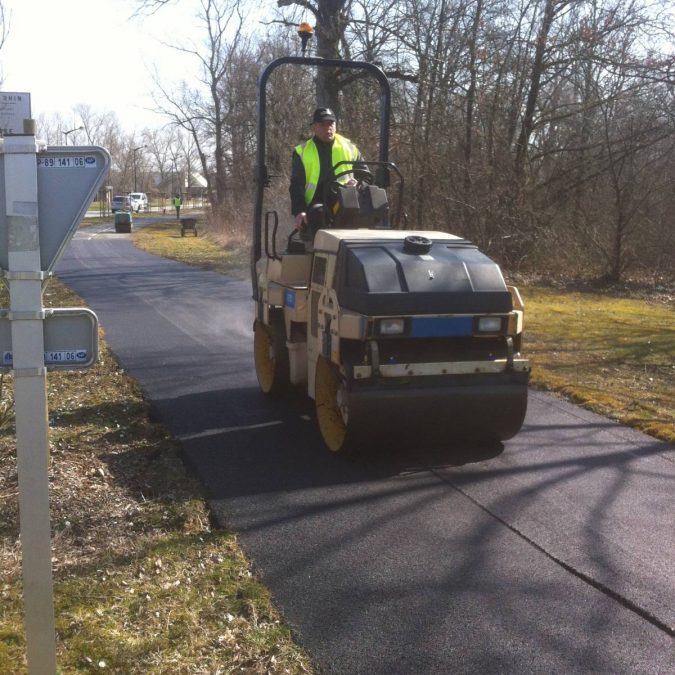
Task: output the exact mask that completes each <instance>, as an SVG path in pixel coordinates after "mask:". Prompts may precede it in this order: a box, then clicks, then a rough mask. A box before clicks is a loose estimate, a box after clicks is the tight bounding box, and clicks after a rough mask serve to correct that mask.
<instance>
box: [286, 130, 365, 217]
mask: <svg viewBox="0 0 675 675" xmlns="http://www.w3.org/2000/svg"><path fill="white" fill-rule="evenodd" d="M295 152H297V153H298V155H299V156H300V159H301V160H302V165H303V166H304V168H305V204H310V203H311V201H312V199H313V198H314V193H315V192H316V186H317V184H318V182H319V174H320V173H321V162H320V161H319V150H318V149H317V147H316V143H315V142H314V139H313V138H310V139H309V140H308V141H306V142H305V143H301V144H300V145H298V146H297V147H296V148H295ZM358 156H359V151H358V150H357V149H356V146H355V145H354V144H353V143H352V142H351V141H350V140H349V139H347V138H345V137H344V136H340V135H339V134H335V140H334V141H333V150H332V153H331V161H332V162H333V166H335V165H336V164H337V163H338V162H344V161H352V162H353V161H354V160H356V159H357V158H358ZM351 169H352V165H351V164H343V165H342V166H340V167H338V173H341V172H342V171H351ZM348 180H349V176H348V175H346V174H345V175H344V176H341V177H340V178H339V179H338V181H339V182H340V183H346V182H347V181H348Z"/></svg>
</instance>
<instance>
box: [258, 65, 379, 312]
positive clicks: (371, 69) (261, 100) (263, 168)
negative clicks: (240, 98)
mask: <svg viewBox="0 0 675 675" xmlns="http://www.w3.org/2000/svg"><path fill="white" fill-rule="evenodd" d="M286 64H292V65H296V66H315V67H318V68H344V69H349V70H363V71H366V73H368V74H370V75H372V76H373V77H374V78H375V79H376V80H377V81H378V82H379V84H380V143H379V161H380V162H388V161H389V120H390V118H391V89H390V86H389V80H388V79H387V76H386V75H385V74H384V71H383V70H382V69H381V68H379V67H378V66H376V65H374V64H372V63H368V62H367V61H343V60H341V59H322V58H318V57H303V56H284V57H282V58H280V59H276V60H274V61H272V63H270V64H269V65H268V66H266V67H265V69H264V70H263V71H262V72H261V73H260V76H259V78H258V103H257V114H258V120H257V129H256V143H257V149H256V165H255V182H256V197H255V211H254V214H253V247H252V249H251V283H252V286H253V299H254V300H256V301H257V300H259V299H260V298H259V293H258V278H257V274H256V263H257V262H258V260H260V258H261V254H262V229H263V201H264V192H265V188H266V187H269V184H270V174H269V173H268V171H267V165H266V164H265V152H266V115H267V81H268V80H269V78H270V75H271V74H272V73H273V72H274V70H276V69H277V68H278V67H279V66H282V65H286ZM388 176H389V174H388V172H387V169H386V167H382V168H381V170H380V171H378V174H377V177H376V179H375V184H376V185H378V186H379V187H382V188H387V187H388V184H389V180H388Z"/></svg>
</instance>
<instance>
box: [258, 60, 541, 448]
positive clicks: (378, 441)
mask: <svg viewBox="0 0 675 675" xmlns="http://www.w3.org/2000/svg"><path fill="white" fill-rule="evenodd" d="M288 63H291V64H294V65H301V66H313V67H339V68H342V69H348V68H355V69H360V70H365V71H366V72H367V73H369V74H371V75H373V76H374V77H375V79H376V80H377V81H378V82H379V83H380V89H381V105H380V110H381V117H382V121H381V128H380V143H379V159H378V160H377V161H372V162H365V163H364V164H366V165H367V166H366V167H363V168H362V169H359V170H355V168H354V167H353V166H347V167H339V166H336V167H335V174H336V180H335V181H334V182H333V183H332V184H331V186H330V189H331V193H332V194H331V196H332V198H333V201H334V206H333V207H332V208H330V209H325V210H324V212H323V214H322V220H321V221H320V222H319V223H318V224H317V223H314V225H315V226H316V228H317V229H316V232H315V233H313V237H312V238H310V240H303V239H301V238H300V236H298V233H296V232H293V233H291V235H290V236H289V237H288V238H285V237H280V236H279V232H278V230H279V227H278V224H279V218H278V213H277V212H276V211H275V210H268V211H266V212H263V194H264V189H265V187H267V186H268V185H269V181H270V176H269V175H268V173H267V168H266V165H265V106H266V102H265V86H266V82H267V79H268V78H269V75H270V74H271V72H272V71H273V70H274V69H275V68H276V67H278V66H280V65H282V64H288ZM389 109H390V94H389V85H388V82H387V79H386V77H385V75H384V73H383V72H382V71H381V70H380V69H379V68H378V67H377V66H374V65H373V64H370V63H366V62H358V61H342V60H329V59H320V58H311V57H284V58H281V59H277V60H276V61H274V62H272V63H271V64H270V65H268V66H267V67H266V69H265V70H264V71H263V73H262V74H261V77H260V79H259V94H258V129H257V133H258V138H257V140H258V145H257V165H256V182H257V195H256V206H255V214H254V232H253V246H252V260H251V278H252V286H253V299H254V302H255V308H256V313H255V320H254V325H253V331H254V356H255V369H256V374H257V377H258V381H259V384H260V387H261V389H262V391H263V392H265V393H266V394H269V395H271V396H279V395H284V394H285V393H286V392H288V391H289V388H291V387H296V388H297V387H303V388H304V387H306V389H307V394H308V395H309V397H310V398H311V399H313V400H314V402H315V406H316V418H317V421H318V426H319V429H320V432H321V436H322V437H323V440H324V442H325V444H326V446H327V447H328V448H329V449H330V450H331V451H333V452H336V453H341V454H347V453H353V452H360V451H364V450H367V449H368V448H369V447H374V446H376V447H381V446H385V447H390V446H395V445H396V446H398V445H401V444H405V445H407V446H410V445H416V446H418V447H432V446H448V445H453V444H454V443H456V442H457V440H458V439H465V438H472V439H477V440H481V441H498V440H506V439H509V438H511V437H513V436H514V435H515V434H516V433H518V431H519V430H520V428H521V426H522V423H523V419H524V417H525V411H526V408H527V386H528V380H529V372H530V365H529V362H528V360H527V359H526V358H525V357H523V356H522V354H521V345H522V332H523V302H522V299H521V297H520V295H519V293H518V290H517V289H516V288H515V287H513V286H507V285H506V283H505V281H504V278H503V276H502V273H501V270H500V269H499V266H498V265H497V264H496V263H495V262H494V261H492V260H491V259H490V258H488V257H487V256H486V255H484V254H483V253H481V252H480V251H479V250H478V248H477V247H476V246H475V245H474V244H472V243H471V242H469V241H467V240H465V239H463V238H461V237H458V236H455V235H453V234H449V233H447V232H442V231H426V230H415V229H412V228H410V229H408V228H407V226H406V224H405V219H404V218H402V217H401V210H400V209H401V203H402V198H403V184H404V183H403V177H402V176H401V175H400V172H398V169H397V168H396V166H395V165H394V164H392V163H391V162H389V161H388V157H387V154H388V126H389ZM341 169H343V170H344V171H347V172H350V173H351V175H353V176H354V177H355V179H356V180H355V181H354V180H352V181H350V182H349V184H343V183H341V182H340V181H339V180H338V179H339V177H340V176H341V175H342V173H341ZM392 174H397V175H398V177H399V181H398V185H399V194H398V197H399V199H398V202H397V206H398V208H399V210H398V212H397V213H392V209H390V204H389V197H388V191H387V189H388V188H389V187H390V180H391V176H392ZM401 221H403V223H402V222H401ZM280 239H281V241H279V240H280Z"/></svg>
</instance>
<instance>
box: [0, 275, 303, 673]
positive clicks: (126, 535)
mask: <svg viewBox="0 0 675 675" xmlns="http://www.w3.org/2000/svg"><path fill="white" fill-rule="evenodd" d="M45 305H46V306H78V305H80V306H81V305H82V301H81V300H80V299H79V298H77V297H76V296H75V295H74V294H72V293H70V292H69V291H68V290H67V289H65V288H64V287H63V286H62V285H61V284H60V283H58V282H57V281H52V282H50V284H49V286H48V288H47V291H46V294H45ZM0 306H7V298H6V292H4V290H3V291H0ZM11 385H12V382H11V378H9V380H8V379H7V378H3V382H2V403H3V405H4V407H5V408H6V410H7V412H6V414H5V416H4V418H2V417H1V416H0V419H1V420H2V423H1V424H0V570H2V572H1V574H0V673H12V674H18V673H24V672H26V664H25V660H24V659H25V657H24V654H25V642H24V633H23V617H22V611H23V610H22V595H21V593H22V590H21V575H20V549H19V543H18V513H17V475H16V450H15V441H14V429H13V410H12V406H11V400H12V386H11ZM48 397H49V417H50V456H49V471H50V485H51V495H50V497H51V513H52V532H53V540H52V543H53V570H54V595H55V612H56V626H57V652H58V653H57V660H58V664H59V668H60V672H61V673H64V674H66V673H68V674H70V673H89V672H110V673H120V674H124V675H126V674H133V673H139V674H140V673H230V672H245V673H305V672H311V664H310V661H309V659H308V657H307V656H306V655H305V654H304V653H303V652H302V650H301V649H300V648H299V647H298V646H297V645H296V644H294V642H293V640H292V637H291V634H290V631H289V629H288V627H286V626H285V625H284V623H283V622H282V620H281V617H280V616H279V614H278V612H277V611H276V610H275V608H274V606H273V603H272V600H271V598H270V594H269V592H268V590H267V589H266V588H265V587H264V586H263V585H261V584H260V583H259V582H258V581H257V579H256V578H255V574H254V573H253V571H252V569H251V565H250V563H249V562H248V561H247V560H246V558H245V557H244V555H243V554H242V552H241V550H240V548H239V546H238V544H237V538H236V535H235V534H234V533H232V532H228V531H224V530H214V529H212V528H211V526H210V522H209V513H208V511H207V509H206V506H205V500H204V495H203V493H202V491H201V488H200V485H199V484H198V483H197V482H196V481H195V480H194V479H193V478H191V477H190V475H188V474H187V473H186V471H185V469H184V466H183V464H182V462H181V459H180V456H179V449H178V446H177V444H176V443H175V441H173V440H172V439H171V437H170V436H169V435H168V434H167V432H166V431H165V430H164V429H163V427H161V426H160V425H157V424H154V423H152V422H151V421H150V420H149V408H148V404H147V402H146V401H145V400H144V399H143V396H142V392H141V391H140V390H139V389H138V387H137V385H136V384H135V383H134V382H133V381H132V380H131V379H130V378H129V377H128V376H127V375H126V373H125V372H124V371H123V369H121V368H120V366H119V364H118V363H117V361H116V360H115V358H114V357H113V355H112V354H111V353H110V352H109V350H108V349H107V347H106V346H105V344H104V343H103V344H102V345H101V357H100V360H99V362H98V363H97V364H96V365H95V366H93V367H92V368H90V369H89V370H87V371H83V372H58V373H50V374H49V376H48Z"/></svg>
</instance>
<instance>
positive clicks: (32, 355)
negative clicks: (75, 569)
mask: <svg viewBox="0 0 675 675" xmlns="http://www.w3.org/2000/svg"><path fill="white" fill-rule="evenodd" d="M29 131H33V130H32V129H29ZM3 145H4V147H3V151H4V166H5V171H4V193H5V208H6V211H5V213H6V222H7V256H8V268H7V269H8V271H7V279H8V281H9V297H10V319H11V334H12V345H13V353H12V359H13V369H14V387H15V407H16V454H17V468H18V474H19V514H20V527H21V554H22V565H23V592H24V605H25V621H26V645H27V658H28V672H29V673H31V674H33V673H34V674H35V675H37V674H38V673H39V674H40V675H42V674H49V673H56V640H55V629H54V592H53V584H52V563H51V560H52V551H51V530H50V523H49V473H48V465H49V441H48V429H49V427H48V420H47V369H46V368H45V366H44V351H45V350H44V337H43V330H42V316H43V313H42V281H43V277H44V274H43V273H42V271H41V268H40V244H39V233H38V185H37V157H36V152H37V148H36V145H35V137H34V135H32V134H31V135H26V136H8V137H5V139H4V143H3Z"/></svg>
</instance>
